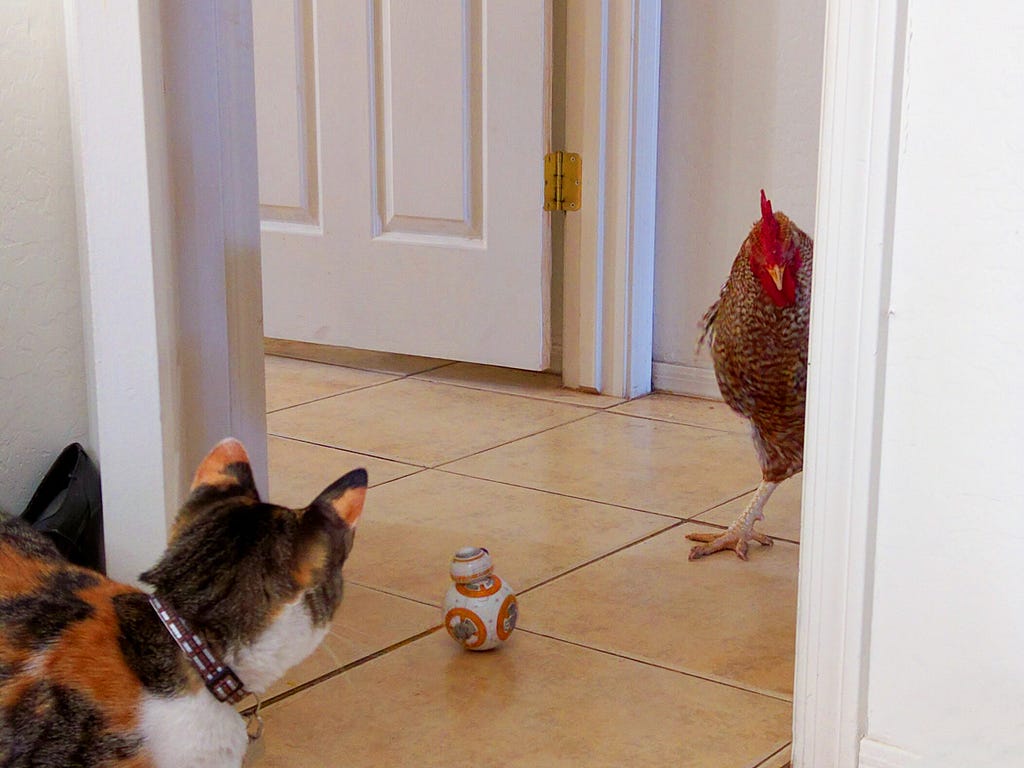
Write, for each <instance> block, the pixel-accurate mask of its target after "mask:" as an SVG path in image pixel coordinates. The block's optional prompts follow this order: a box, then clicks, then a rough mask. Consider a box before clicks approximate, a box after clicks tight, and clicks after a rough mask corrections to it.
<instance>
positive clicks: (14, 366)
mask: <svg viewBox="0 0 1024 768" xmlns="http://www.w3.org/2000/svg"><path fill="white" fill-rule="evenodd" d="M73 182H74V178H73V168H72V159H71V140H70V123H69V109H68V93H67V64H66V61H65V55H64V22H63V16H62V12H61V4H60V2H59V0H4V2H0V509H3V510H5V511H8V512H15V513H17V512H20V511H21V509H22V507H23V506H24V505H25V503H26V502H27V501H28V499H29V497H30V496H31V494H32V491H33V490H34V488H35V486H36V484H37V483H38V482H39V480H40V479H41V478H42V475H43V473H44V472H45V471H46V469H47V468H48V467H49V465H50V463H51V462H52V461H53V459H54V458H56V456H57V453H58V452H59V451H60V449H61V448H63V447H64V446H65V445H66V444H67V443H69V442H72V441H75V440H77V441H79V442H82V443H83V444H84V443H85V440H86V436H87V432H88V412H87V405H86V380H85V362H84V355H83V348H82V310H81V300H80V283H79V276H78V253H77V242H76V230H75V226H76V225H75V195H74V184H73ZM86 447H87V448H88V447H89V446H86Z"/></svg>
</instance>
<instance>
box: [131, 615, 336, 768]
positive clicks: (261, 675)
mask: <svg viewBox="0 0 1024 768" xmlns="http://www.w3.org/2000/svg"><path fill="white" fill-rule="evenodd" d="M328 630H329V627H315V626H313V622H312V619H311V618H310V615H309V610H308V609H307V608H306V604H305V602H304V601H303V600H302V599H301V598H300V599H299V600H296V601H295V602H293V603H289V604H288V605H286V606H285V607H284V609H282V610H281V612H280V613H279V614H278V615H277V616H276V617H275V619H274V621H273V622H271V624H270V626H268V627H267V629H266V630H264V631H263V632H262V633H261V634H260V636H259V637H257V638H256V640H255V641H253V642H252V643H251V644H249V645H247V646H246V647H244V648H242V649H240V650H238V651H237V652H235V653H229V654H227V656H226V657H225V661H226V662H227V663H228V664H229V665H230V666H231V668H232V669H233V670H234V671H235V673H236V674H237V675H238V677H239V679H241V681H242V683H243V684H244V685H245V687H246V689H247V690H249V691H252V692H254V693H257V694H261V693H263V692H264V691H266V690H267V688H269V687H270V686H271V685H273V683H274V682H275V681H276V680H277V679H279V678H280V677H281V675H283V674H284V673H285V671H287V670H288V668H289V667H292V666H294V665H296V664H298V663H299V662H300V661H302V660H303V659H304V658H306V657H307V656H308V655H309V654H310V653H312V652H313V651H314V650H316V647H317V646H318V645H319V644H320V641H322V640H323V639H324V636H325V635H326V634H327V632H328ZM142 732H143V738H144V740H145V743H146V748H147V749H148V750H149V752H150V755H151V756H152V758H153V762H154V763H155V765H156V766H157V768H239V766H241V765H242V759H243V758H244V757H245V750H246V746H247V744H248V736H247V735H246V732H245V722H244V721H243V720H242V718H241V716H240V715H239V714H238V713H237V712H236V711H235V708H234V707H232V706H231V705H229V704H224V703H222V702H219V701H217V699H215V698H214V697H213V695H212V694H210V692H209V691H207V690H206V689H205V688H204V689H201V690H199V691H197V692H195V693H192V694H188V695H187V696H175V697H171V698H166V697H157V696H146V698H145V700H144V701H143V704H142Z"/></svg>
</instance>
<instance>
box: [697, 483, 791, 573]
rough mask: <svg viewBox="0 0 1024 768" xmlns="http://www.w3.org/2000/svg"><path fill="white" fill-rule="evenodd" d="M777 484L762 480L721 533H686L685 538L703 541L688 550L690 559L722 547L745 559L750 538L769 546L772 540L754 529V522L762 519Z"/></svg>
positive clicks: (719, 550)
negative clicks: (748, 500)
mask: <svg viewBox="0 0 1024 768" xmlns="http://www.w3.org/2000/svg"><path fill="white" fill-rule="evenodd" d="M778 485H779V484H778V483H772V482H769V481H768V480H762V481H761V484H760V485H759V486H758V487H757V492H756V493H754V498H752V499H751V500H750V504H748V505H747V509H746V511H745V512H744V513H743V514H742V515H740V516H739V517H738V518H737V519H736V522H734V523H733V524H732V525H730V526H729V527H728V528H727V529H726V530H725V531H723V532H722V533H688V534H687V535H686V538H688V539H690V540H691V541H701V542H704V544H702V545H701V546H699V547H694V548H693V549H691V550H690V559H691V560H697V559H698V558H701V557H705V556H706V555H710V554H713V553H715V552H721V551H722V550H723V549H731V550H733V551H734V552H735V553H736V554H737V555H739V556H740V559H741V560H746V559H747V545H748V543H749V542H750V541H751V539H753V540H754V541H756V542H757V543H758V544H763V545H764V546H766V547H770V546H771V545H772V540H771V539H770V538H768V537H767V536H765V535H764V534H763V533H760V532H758V531H755V530H754V523H756V522H757V521H758V520H764V511H763V510H764V505H765V503H767V501H768V497H769V496H771V495H772V491H774V490H775V489H776V488H777V487H778Z"/></svg>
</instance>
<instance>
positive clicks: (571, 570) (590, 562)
mask: <svg viewBox="0 0 1024 768" xmlns="http://www.w3.org/2000/svg"><path fill="white" fill-rule="evenodd" d="M686 522H687V521H686V520H678V521H676V522H675V523H672V524H671V525H668V526H666V527H665V528H661V529H659V530H657V531H653V532H652V533H648V534H647V535H646V536H642V537H640V538H639V539H636V540H635V541H631V542H629V543H627V544H623V545H622V546H621V547H616V548H615V549H613V550H611V551H609V552H605V553H604V554H603V555H598V556H597V557H594V558H591V559H590V560H588V561H587V562H585V563H580V564H579V565H575V566H573V567H572V568H569V569H568V570H566V571H562V572H561V573H557V574H555V575H554V576H550V577H548V578H547V579H544V580H543V581H540V582H537V583H536V584H534V585H533V586H530V587H527V588H526V589H524V590H522V591H521V592H517V593H516V596H517V597H519V596H522V595H525V594H526V593H528V592H532V591H533V590H535V589H538V588H539V587H543V586H545V585H546V584H550V583H551V582H553V581H558V580H559V579H561V578H563V577H565V576H568V575H569V574H570V573H575V572H576V571H579V570H582V569H583V568H586V567H587V566H590V565H593V564H594V563H597V562H600V561H601V560H605V559H606V558H609V557H612V556H613V555H617V554H618V553H619V552H623V551H624V550H627V549H630V548H632V547H635V546H637V545H638V544H643V543H644V542H645V541H647V540H648V539H653V538H654V537H655V536H660V535H661V534H663V533H667V532H668V531H671V530H673V529H675V528H678V527H679V526H681V525H684V524H685V523H686Z"/></svg>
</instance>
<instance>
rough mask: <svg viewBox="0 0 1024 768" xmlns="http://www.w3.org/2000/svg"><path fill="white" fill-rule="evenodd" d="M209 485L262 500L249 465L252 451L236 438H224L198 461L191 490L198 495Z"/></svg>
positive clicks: (191, 493)
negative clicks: (247, 450)
mask: <svg viewBox="0 0 1024 768" xmlns="http://www.w3.org/2000/svg"><path fill="white" fill-rule="evenodd" d="M206 489H213V490H216V491H218V492H228V491H230V492H231V493H232V494H233V495H237V496H250V497H251V498H253V499H256V500H259V493H257V491H256V483H255V481H254V480H253V477H252V467H251V466H249V455H248V454H247V453H246V452H245V448H244V446H243V445H242V444H241V443H240V442H239V441H238V440H236V439H235V438H233V437H229V438H227V439H225V440H221V441H220V442H219V443H217V445H215V446H214V447H213V450H212V451H210V452H209V453H208V454H206V458H205V459H203V460H202V462H201V463H200V464H199V469H197V470H196V474H195V477H194V478H192V487H191V488H190V489H189V493H190V495H195V494H196V493H198V492H202V491H205V490H206Z"/></svg>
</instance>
